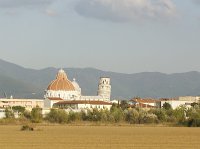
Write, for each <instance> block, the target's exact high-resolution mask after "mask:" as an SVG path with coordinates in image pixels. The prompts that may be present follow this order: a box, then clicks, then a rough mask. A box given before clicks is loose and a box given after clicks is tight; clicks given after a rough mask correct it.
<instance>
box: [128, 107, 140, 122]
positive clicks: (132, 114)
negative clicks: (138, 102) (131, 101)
mask: <svg viewBox="0 0 200 149" xmlns="http://www.w3.org/2000/svg"><path fill="white" fill-rule="evenodd" d="M125 117H126V118H125V119H126V121H127V122H129V123H131V124H136V123H138V118H139V113H138V111H137V110H136V109H129V110H128V111H126V116H125Z"/></svg>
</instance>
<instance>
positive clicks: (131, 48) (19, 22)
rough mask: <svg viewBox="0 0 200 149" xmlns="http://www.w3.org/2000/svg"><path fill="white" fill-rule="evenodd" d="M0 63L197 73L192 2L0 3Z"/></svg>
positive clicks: (196, 8) (199, 40) (199, 41)
mask: <svg viewBox="0 0 200 149" xmlns="http://www.w3.org/2000/svg"><path fill="white" fill-rule="evenodd" d="M0 58H1V59H4V60H7V61H10V62H13V63H16V64H19V65H22V66H24V67H29V68H35V69H41V68H45V67H50V66H53V67H58V68H60V67H81V68H84V67H94V68H98V69H102V70H108V71H115V72H124V73H135V72H143V71H160V72H166V73H172V72H186V71H191V70H196V71H200V0H0Z"/></svg>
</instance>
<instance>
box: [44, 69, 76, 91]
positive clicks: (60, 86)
mask: <svg viewBox="0 0 200 149" xmlns="http://www.w3.org/2000/svg"><path fill="white" fill-rule="evenodd" d="M47 90H53V91H58V90H61V91H74V90H75V88H74V86H73V84H72V82H71V81H70V80H68V78H67V74H66V73H65V71H64V70H62V69H61V70H60V71H59V72H58V74H57V76H56V79H55V80H53V81H52V82H51V83H50V84H49V86H48V88H47Z"/></svg>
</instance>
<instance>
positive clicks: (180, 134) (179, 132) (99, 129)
mask: <svg viewBox="0 0 200 149" xmlns="http://www.w3.org/2000/svg"><path fill="white" fill-rule="evenodd" d="M20 128H21V126H20V125H13V126H12V125H0V149H55V148H56V149H64V148H66V149H68V148H69V149H88V148H91V149H94V148H95V149H104V148H105V149H129V148H130V149H133V148H136V149H160V148H162V149H165V148H166V149H168V148H170V149H173V148H174V149H182V148H187V149H190V148H191V149H192V148H194V149H197V148H200V141H199V137H200V129H199V128H187V127H152V126H151V127H149V126H143V127H137V126H136V127H134V126H70V125H49V126H48V125H46V126H45V125H44V126H42V125H40V126H36V128H37V130H36V131H20Z"/></svg>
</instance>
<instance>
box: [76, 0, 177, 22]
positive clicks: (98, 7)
mask: <svg viewBox="0 0 200 149" xmlns="http://www.w3.org/2000/svg"><path fill="white" fill-rule="evenodd" d="M75 10H76V12H77V13H78V14H80V15H82V16H85V17H91V18H97V19H102V20H110V21H117V22H118V21H119V22H126V21H135V20H145V19H167V18H171V17H174V16H176V14H177V11H176V6H175V4H174V3H173V2H172V0H79V1H78V3H77V5H76V6H75Z"/></svg>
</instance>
